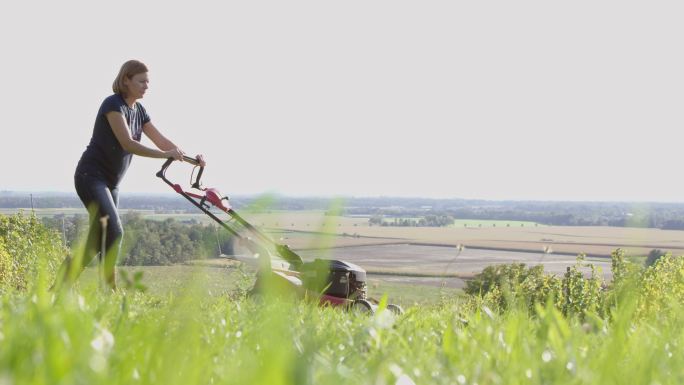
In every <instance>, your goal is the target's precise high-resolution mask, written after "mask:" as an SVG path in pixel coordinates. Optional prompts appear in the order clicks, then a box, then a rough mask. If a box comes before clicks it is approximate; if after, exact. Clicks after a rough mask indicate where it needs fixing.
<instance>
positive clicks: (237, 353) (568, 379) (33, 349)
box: [0, 285, 684, 384]
mask: <svg viewBox="0 0 684 385" xmlns="http://www.w3.org/2000/svg"><path fill="white" fill-rule="evenodd" d="M672 309H673V312H671V313H668V315H667V316H666V317H660V316H657V315H652V316H649V315H647V316H645V317H643V318H640V319H637V318H635V311H636V306H635V302H631V303H630V302H629V301H627V302H625V303H624V305H623V306H619V307H615V308H613V310H612V313H611V319H610V321H609V320H607V319H603V318H599V317H595V316H591V315H590V316H588V317H586V318H585V320H584V321H580V320H579V318H578V317H574V318H570V319H568V318H566V317H564V316H563V315H562V314H561V312H560V311H559V310H557V309H556V308H555V307H554V306H553V305H551V304H549V305H548V306H542V305H537V306H536V309H535V312H534V313H533V314H530V312H529V311H528V309H527V308H525V307H521V308H519V309H516V308H510V309H508V310H507V311H505V312H503V313H496V312H493V311H492V310H490V309H489V307H487V306H486V304H483V303H480V304H477V303H476V302H470V303H468V304H459V303H456V302H453V303H444V304H441V305H439V306H432V307H429V308H421V307H413V308H410V309H408V311H407V312H406V314H404V315H403V316H399V317H394V316H392V315H391V314H390V313H389V312H387V311H380V312H379V313H377V314H376V315H374V316H370V317H369V316H364V315H355V314H353V313H348V312H344V311H340V310H335V309H329V308H321V307H318V306H315V305H314V304H311V303H308V302H305V301H300V302H292V301H289V300H287V299H279V300H270V299H268V297H267V298H266V299H262V300H253V299H247V298H238V299H231V298H228V297H225V296H222V297H212V296H208V295H207V294H206V291H204V290H202V288H201V285H199V286H197V287H195V288H194V289H192V290H189V291H188V292H186V293H185V295H183V296H182V297H171V296H169V297H165V298H160V297H152V296H149V295H147V294H143V293H138V292H132V293H119V294H114V295H103V294H102V293H101V292H98V290H97V289H96V288H94V287H93V288H84V289H81V290H73V291H70V292H64V293H62V294H59V295H57V296H53V295H52V294H50V293H48V292H47V291H45V290H44V289H37V290H35V291H33V292H32V293H28V294H16V293H15V294H6V295H4V296H3V297H2V303H1V307H0V383H2V384H412V383H415V384H454V383H457V384H475V383H477V384H543V383H554V384H559V383H577V384H580V383H595V384H656V383H659V384H681V383H682V382H683V381H684V354H683V353H684V350H683V349H682V347H683V346H684V333H682V332H683V328H684V326H683V325H684V323H682V321H684V320H683V319H682V317H681V315H682V314H684V313H683V312H682V309H681V307H680V306H679V305H676V304H673V305H672Z"/></svg>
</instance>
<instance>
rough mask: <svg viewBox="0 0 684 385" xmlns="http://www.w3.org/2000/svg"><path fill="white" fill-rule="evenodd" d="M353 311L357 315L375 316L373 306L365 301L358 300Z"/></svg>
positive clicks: (353, 305)
mask: <svg viewBox="0 0 684 385" xmlns="http://www.w3.org/2000/svg"><path fill="white" fill-rule="evenodd" d="M351 311H352V312H353V313H355V314H373V305H371V303H370V302H368V301H367V300H365V299H357V300H356V301H354V303H352V305H351Z"/></svg>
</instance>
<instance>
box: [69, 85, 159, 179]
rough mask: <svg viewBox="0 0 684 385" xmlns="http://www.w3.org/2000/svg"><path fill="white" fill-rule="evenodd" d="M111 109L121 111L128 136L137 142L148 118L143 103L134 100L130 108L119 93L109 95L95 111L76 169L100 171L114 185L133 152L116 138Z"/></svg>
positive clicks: (123, 173) (96, 172) (92, 171)
mask: <svg viewBox="0 0 684 385" xmlns="http://www.w3.org/2000/svg"><path fill="white" fill-rule="evenodd" d="M111 111H116V112H120V113H121V115H123V117H124V119H125V120H126V123H127V124H128V128H129V130H130V133H131V138H133V140H135V141H136V142H140V139H141V137H142V131H143V126H144V125H145V123H147V122H149V121H150V117H149V115H147V111H145V108H144V107H143V105H142V104H140V103H138V102H136V103H135V105H134V106H133V107H132V108H131V107H129V106H128V104H126V101H125V100H124V98H123V97H122V96H121V95H119V94H114V95H111V96H108V97H107V98H106V99H105V100H104V101H103V102H102V104H101V105H100V109H99V110H98V111H97V117H96V118H95V126H94V127H93V136H92V137H91V139H90V143H89V144H88V147H87V148H86V150H85V152H83V155H82V156H81V160H80V161H79V162H78V167H77V170H79V171H83V172H87V171H90V172H91V173H93V174H94V175H100V176H102V177H104V179H105V181H106V182H107V184H109V185H110V186H111V187H116V186H118V185H119V182H121V179H122V178H123V176H124V175H125V174H126V170H128V166H129V165H130V164H131V159H132V158H133V154H131V153H129V152H127V151H125V150H124V149H123V147H121V144H120V143H119V140H118V139H116V136H115V135H114V132H113V131H112V127H111V125H110V124H109V121H108V120H107V116H106V115H107V113H108V112H111Z"/></svg>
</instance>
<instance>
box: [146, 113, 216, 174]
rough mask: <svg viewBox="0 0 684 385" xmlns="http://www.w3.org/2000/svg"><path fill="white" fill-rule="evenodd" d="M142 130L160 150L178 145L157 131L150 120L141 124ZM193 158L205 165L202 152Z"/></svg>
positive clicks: (171, 148)
mask: <svg viewBox="0 0 684 385" xmlns="http://www.w3.org/2000/svg"><path fill="white" fill-rule="evenodd" d="M143 132H144V133H145V135H146V136H147V137H148V138H150V140H151V141H152V143H154V144H155V146H157V147H158V148H159V149H160V150H173V149H175V148H178V146H176V145H175V144H173V142H172V141H170V140H169V139H168V138H166V137H165V136H164V135H163V134H162V133H161V132H159V130H158V129H157V127H155V125H154V124H152V122H147V123H145V124H144V125H143ZM195 158H196V159H197V160H198V161H199V162H200V166H202V167H204V166H206V165H207V164H206V162H205V161H204V156H203V155H202V154H200V155H197V156H196V157H195Z"/></svg>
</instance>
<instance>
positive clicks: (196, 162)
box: [157, 155, 204, 189]
mask: <svg viewBox="0 0 684 385" xmlns="http://www.w3.org/2000/svg"><path fill="white" fill-rule="evenodd" d="M174 160H176V159H174V158H168V159H167V160H166V162H164V165H163V166H162V168H161V170H159V172H157V176H158V177H160V178H162V179H165V176H164V174H165V173H166V169H167V168H169V166H170V165H171V163H173V161H174ZM183 161H184V162H188V163H190V164H192V165H193V166H200V162H199V160H197V159H195V158H191V157H189V156H186V155H183ZM203 172H204V167H203V166H200V170H199V173H197V179H195V182H194V183H192V188H196V189H200V179H201V178H202V173H203Z"/></svg>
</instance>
